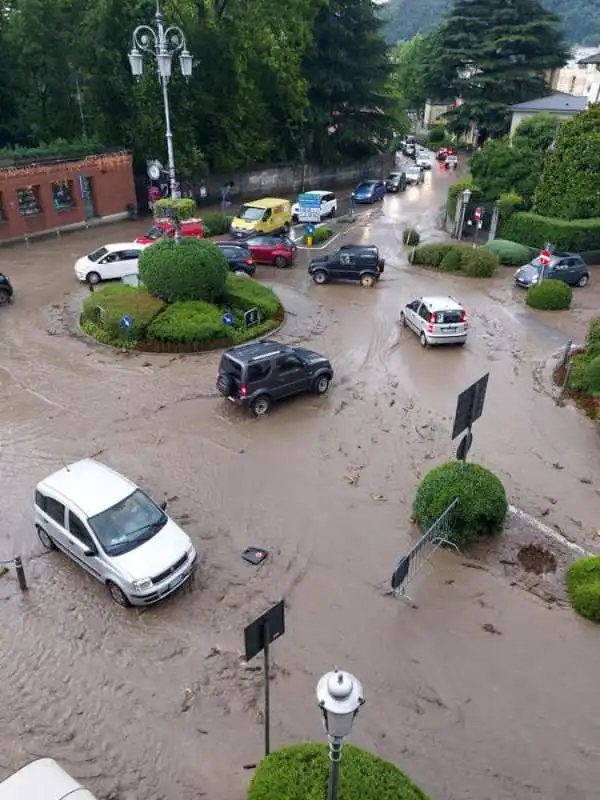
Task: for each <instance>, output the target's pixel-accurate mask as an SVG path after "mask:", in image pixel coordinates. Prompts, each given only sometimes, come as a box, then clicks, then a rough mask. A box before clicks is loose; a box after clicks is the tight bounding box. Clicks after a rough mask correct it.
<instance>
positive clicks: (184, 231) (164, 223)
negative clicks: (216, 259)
mask: <svg viewBox="0 0 600 800" xmlns="http://www.w3.org/2000/svg"><path fill="white" fill-rule="evenodd" d="M181 235H182V236H196V237H197V238H198V239H204V238H205V237H204V228H203V227H202V220H201V219H186V220H184V221H183V222H182V223H181ZM174 236H175V225H174V224H173V222H172V221H171V220H170V219H157V220H156V222H155V223H154V225H153V226H152V227H151V228H150V230H149V231H148V233H143V234H142V235H141V236H138V238H137V239H136V240H135V241H136V244H152V243H153V242H157V241H158V240H159V239H172V238H173V237H174Z"/></svg>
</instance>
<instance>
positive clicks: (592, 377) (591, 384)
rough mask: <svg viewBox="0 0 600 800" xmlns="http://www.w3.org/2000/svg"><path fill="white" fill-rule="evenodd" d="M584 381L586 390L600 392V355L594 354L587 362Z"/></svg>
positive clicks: (590, 392)
mask: <svg viewBox="0 0 600 800" xmlns="http://www.w3.org/2000/svg"><path fill="white" fill-rule="evenodd" d="M583 381H584V386H583V388H584V389H585V391H586V392H588V393H589V394H592V395H596V394H600V355H597V356H594V357H593V358H592V359H591V360H590V361H589V363H588V364H586V367H585V372H584V375H583Z"/></svg>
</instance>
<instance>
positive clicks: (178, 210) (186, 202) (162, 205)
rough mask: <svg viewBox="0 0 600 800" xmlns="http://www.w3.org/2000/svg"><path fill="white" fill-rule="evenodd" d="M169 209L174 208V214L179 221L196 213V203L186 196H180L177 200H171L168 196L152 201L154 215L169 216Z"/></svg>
mask: <svg viewBox="0 0 600 800" xmlns="http://www.w3.org/2000/svg"><path fill="white" fill-rule="evenodd" d="M170 209H175V216H176V218H177V219H178V220H179V221H182V220H184V219H191V218H192V217H193V216H194V214H195V213H196V203H195V202H194V201H193V200H191V199H190V198H187V197H182V198H180V199H179V200H173V199H172V198H170V197H161V199H160V200H157V201H156V202H155V203H154V208H153V211H154V216H155V217H166V216H169V210H170Z"/></svg>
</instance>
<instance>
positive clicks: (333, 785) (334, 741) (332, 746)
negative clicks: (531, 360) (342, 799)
mask: <svg viewBox="0 0 600 800" xmlns="http://www.w3.org/2000/svg"><path fill="white" fill-rule="evenodd" d="M343 746H344V740H343V739H342V738H341V737H339V736H329V761H330V763H331V766H330V769H329V783H328V785H327V800H337V796H338V788H339V778H340V761H341V759H342V747H343Z"/></svg>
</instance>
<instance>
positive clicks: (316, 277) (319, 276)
mask: <svg viewBox="0 0 600 800" xmlns="http://www.w3.org/2000/svg"><path fill="white" fill-rule="evenodd" d="M312 279H313V281H314V282H315V283H318V284H319V286H322V285H323V284H324V283H327V273H326V272H323V270H322V269H319V270H317V271H316V272H314V273H313V276H312Z"/></svg>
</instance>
